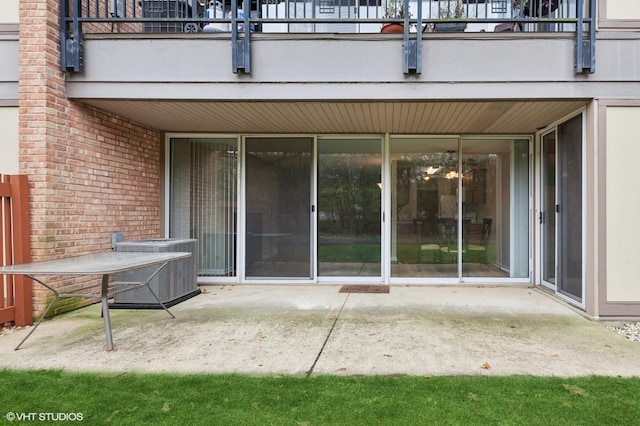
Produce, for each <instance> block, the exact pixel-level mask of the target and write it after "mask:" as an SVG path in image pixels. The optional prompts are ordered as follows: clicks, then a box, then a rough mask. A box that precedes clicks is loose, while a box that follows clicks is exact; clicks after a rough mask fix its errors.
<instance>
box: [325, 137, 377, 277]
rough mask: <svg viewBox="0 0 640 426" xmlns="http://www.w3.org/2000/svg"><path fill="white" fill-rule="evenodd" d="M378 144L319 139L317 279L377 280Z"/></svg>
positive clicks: (373, 140) (355, 140)
mask: <svg viewBox="0 0 640 426" xmlns="http://www.w3.org/2000/svg"><path fill="white" fill-rule="evenodd" d="M381 197H382V141H381V139H380V138H364V139H357V138H350V139H334V138H320V139H318V254H317V256H318V277H338V276H339V277H381V276H382V268H381V253H382V239H381V238H382V222H381V220H382V209H381V199H382V198H381Z"/></svg>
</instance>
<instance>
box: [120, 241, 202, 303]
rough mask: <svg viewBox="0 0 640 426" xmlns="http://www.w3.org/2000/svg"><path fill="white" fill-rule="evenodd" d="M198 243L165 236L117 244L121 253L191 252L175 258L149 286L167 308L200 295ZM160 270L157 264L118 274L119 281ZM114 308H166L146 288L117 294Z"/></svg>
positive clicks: (133, 280) (138, 279)
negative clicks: (184, 256)
mask: <svg viewBox="0 0 640 426" xmlns="http://www.w3.org/2000/svg"><path fill="white" fill-rule="evenodd" d="M197 250H198V244H197V240H195V239H178V238H161V239H153V240H139V241H125V242H120V243H116V244H115V251H118V252H147V253H166V252H189V253H191V257H188V258H186V259H180V260H175V261H173V262H170V263H169V264H168V265H166V266H165V267H164V268H163V269H162V270H161V271H160V272H159V273H158V275H156V276H155V277H154V278H153V279H152V280H151V282H150V283H149V286H150V287H151V288H152V289H153V291H154V292H155V293H156V294H157V295H158V298H159V299H160V301H161V302H162V303H163V304H164V305H165V306H167V307H169V306H173V305H175V304H176V303H180V302H182V301H183V300H186V299H189V298H191V297H193V296H195V295H197V294H200V290H199V289H198V270H197V264H196V262H197V259H198V253H197ZM156 269H157V266H150V267H147V268H141V269H135V270H132V271H128V272H122V273H119V274H117V276H116V281H122V282H138V281H144V280H146V279H148V278H149V276H150V275H151V274H152V273H153V272H154V271H155V270H156ZM110 306H111V307H112V308H127V309H158V308H159V309H162V307H161V306H160V305H159V304H158V302H157V301H156V299H155V298H154V297H153V295H152V294H151V293H150V292H149V289H147V288H146V287H140V288H136V289H134V290H131V291H125V292H122V293H118V294H116V295H115V298H114V301H113V303H112V304H111V305H110Z"/></svg>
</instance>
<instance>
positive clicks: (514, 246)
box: [390, 137, 531, 280]
mask: <svg viewBox="0 0 640 426" xmlns="http://www.w3.org/2000/svg"><path fill="white" fill-rule="evenodd" d="M529 149H530V143H529V140H528V139H510V138H486V137H484V138H457V137H448V138H438V137H430V138H420V137H393V138H391V147H390V156H391V189H392V192H391V259H390V260H391V277H392V278H394V277H395V278H401V277H407V278H410V277H416V278H419V277H423V278H434V279H461V280H465V279H466V278H474V279H475V278H477V279H489V278H491V279H492V280H495V279H497V278H498V279H499V278H504V279H506V278H522V279H526V278H528V277H529V275H530V273H529V258H530V249H529V246H530V238H529V232H530V229H531V227H530V226H529V221H530V218H529V198H530V197H529V194H530V183H529Z"/></svg>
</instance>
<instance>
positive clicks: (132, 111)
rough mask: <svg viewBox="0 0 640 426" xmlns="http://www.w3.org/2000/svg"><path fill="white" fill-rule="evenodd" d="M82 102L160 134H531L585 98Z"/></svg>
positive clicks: (97, 100)
mask: <svg viewBox="0 0 640 426" xmlns="http://www.w3.org/2000/svg"><path fill="white" fill-rule="evenodd" d="M82 102H83V103H85V104H88V105H91V106H93V107H96V108H99V109H103V110H107V111H110V112H112V113H114V114H117V115H119V116H121V117H124V118H127V119H129V120H131V121H134V122H136V123H140V124H142V125H144V126H147V127H150V128H153V129H157V130H160V131H165V132H188V133H252V134H256V133H281V134H289V133H306V134H308V133H318V134H352V133H359V134H372V133H376V134H377V133H387V132H388V133H398V134H506V133H509V134H532V133H535V132H536V131H537V130H539V129H542V128H544V127H546V126H548V125H550V124H552V123H554V122H556V121H558V120H560V119H561V118H563V117H565V116H567V115H569V114H571V113H573V112H575V111H577V110H579V109H580V108H581V107H583V106H584V105H586V104H587V103H588V100H542V101H525V100H496V101H491V100H483V101H477V100H472V101H455V102H453V101H414V100H412V101H407V102H403V101H364V102H354V101H343V102H336V101H279V102H269V101H215V102H209V101H173V100H166V101H165V100H108V99H95V100H92V99H83V100H82Z"/></svg>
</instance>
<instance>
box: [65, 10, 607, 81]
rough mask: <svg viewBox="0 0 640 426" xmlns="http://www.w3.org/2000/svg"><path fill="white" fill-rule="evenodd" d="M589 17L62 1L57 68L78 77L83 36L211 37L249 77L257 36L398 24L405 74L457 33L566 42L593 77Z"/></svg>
mask: <svg viewBox="0 0 640 426" xmlns="http://www.w3.org/2000/svg"><path fill="white" fill-rule="evenodd" d="M245 10H250V12H249V13H244V11H245ZM595 10H596V2H595V1H590V2H589V1H588V0H423V1H417V0H284V1H278V0H244V1H243V2H239V1H238V0H218V1H215V0H212V1H210V2H209V3H208V4H204V3H203V2H202V0H64V1H63V2H62V6H61V15H62V16H61V18H62V22H63V25H62V37H61V40H62V43H63V46H62V67H63V69H64V70H65V71H71V72H79V71H82V70H83V65H84V64H83V59H84V58H83V38H84V36H85V35H87V34H105V33H106V34H145V35H151V34H164V35H169V34H173V35H177V34H180V35H182V36H187V37H188V36H194V37H197V36H198V34H214V35H218V36H220V37H225V36H226V37H230V38H231V41H232V62H233V64H232V66H233V70H234V73H240V74H242V73H244V74H249V73H251V64H252V60H251V52H252V49H251V44H252V41H253V39H255V38H256V37H257V36H258V35H261V34H262V35H274V34H288V35H292V36H294V37H298V38H304V37H305V35H316V36H321V35H324V36H329V35H360V36H361V37H362V36H368V37H375V36H373V34H378V36H377V37H389V35H387V34H381V29H383V27H384V28H385V30H383V31H382V32H383V33H384V32H386V29H387V28H388V24H396V25H398V26H400V30H399V34H400V35H396V36H393V35H392V36H391V37H396V38H402V40H403V71H404V73H405V74H420V73H421V72H422V54H423V48H422V43H423V41H424V40H425V39H427V38H428V37H429V35H435V36H444V37H446V36H449V35H454V33H460V32H463V33H465V34H469V33H475V34H479V33H491V34H498V33H505V32H508V33H515V32H517V33H522V34H523V35H525V36H526V34H533V33H538V34H539V33H545V34H550V33H553V34H558V35H559V34H569V35H571V36H573V37H574V38H575V46H576V49H575V72H576V73H583V72H589V73H592V72H594V70H595V54H594V50H595V24H594V19H593V17H594V16H595ZM290 53H291V54H292V55H295V51H294V52H290Z"/></svg>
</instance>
